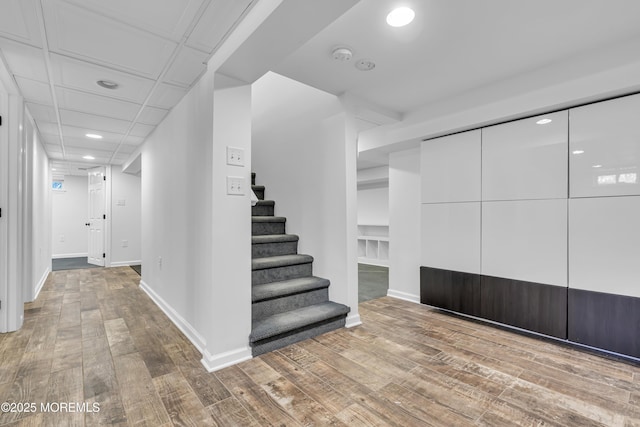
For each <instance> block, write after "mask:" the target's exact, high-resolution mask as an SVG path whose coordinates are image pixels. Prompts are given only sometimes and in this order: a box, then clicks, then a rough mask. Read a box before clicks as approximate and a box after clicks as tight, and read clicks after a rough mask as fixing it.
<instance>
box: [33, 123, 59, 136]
mask: <svg viewBox="0 0 640 427" xmlns="http://www.w3.org/2000/svg"><path fill="white" fill-rule="evenodd" d="M36 125H37V126H38V130H40V134H41V135H42V136H44V135H55V136H56V137H59V135H58V132H59V130H58V125H57V123H49V122H43V121H40V120H36Z"/></svg>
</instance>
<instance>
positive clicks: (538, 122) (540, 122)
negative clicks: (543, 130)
mask: <svg viewBox="0 0 640 427" xmlns="http://www.w3.org/2000/svg"><path fill="white" fill-rule="evenodd" d="M552 121H553V120H551V119H540V120H538V121H537V122H536V124H539V125H546V124H547V123H551V122H552Z"/></svg>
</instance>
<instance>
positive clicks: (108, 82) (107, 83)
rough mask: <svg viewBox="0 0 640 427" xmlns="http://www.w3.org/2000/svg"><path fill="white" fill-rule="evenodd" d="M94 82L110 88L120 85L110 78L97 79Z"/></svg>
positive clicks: (116, 87)
mask: <svg viewBox="0 0 640 427" xmlns="http://www.w3.org/2000/svg"><path fill="white" fill-rule="evenodd" d="M96 83H97V84H98V86H100V87H103V88H105V89H111V90H113V89H118V86H120V85H119V84H118V83H116V82H112V81H111V80H98V81H97V82H96Z"/></svg>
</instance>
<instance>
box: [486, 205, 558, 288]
mask: <svg viewBox="0 0 640 427" xmlns="http://www.w3.org/2000/svg"><path fill="white" fill-rule="evenodd" d="M482 274H485V275H487V276H495V277H503V278H507V279H515V280H524V281H527V282H536V283H544V284H547V285H557V286H566V285H567V200H566V199H564V200H557V199H556V200H518V201H507V202H483V203H482Z"/></svg>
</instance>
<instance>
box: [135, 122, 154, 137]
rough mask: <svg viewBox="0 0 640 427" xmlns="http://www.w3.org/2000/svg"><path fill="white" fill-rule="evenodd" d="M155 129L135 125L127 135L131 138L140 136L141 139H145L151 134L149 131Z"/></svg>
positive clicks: (138, 124) (139, 124) (143, 125)
mask: <svg viewBox="0 0 640 427" xmlns="http://www.w3.org/2000/svg"><path fill="white" fill-rule="evenodd" d="M155 128H156V127H155V126H149V125H145V124H142V123H136V124H135V125H134V126H133V128H132V129H131V132H129V134H130V135H132V136H140V137H142V138H146V137H147V136H148V135H149V134H150V133H151V131H152V130H154V129H155Z"/></svg>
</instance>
